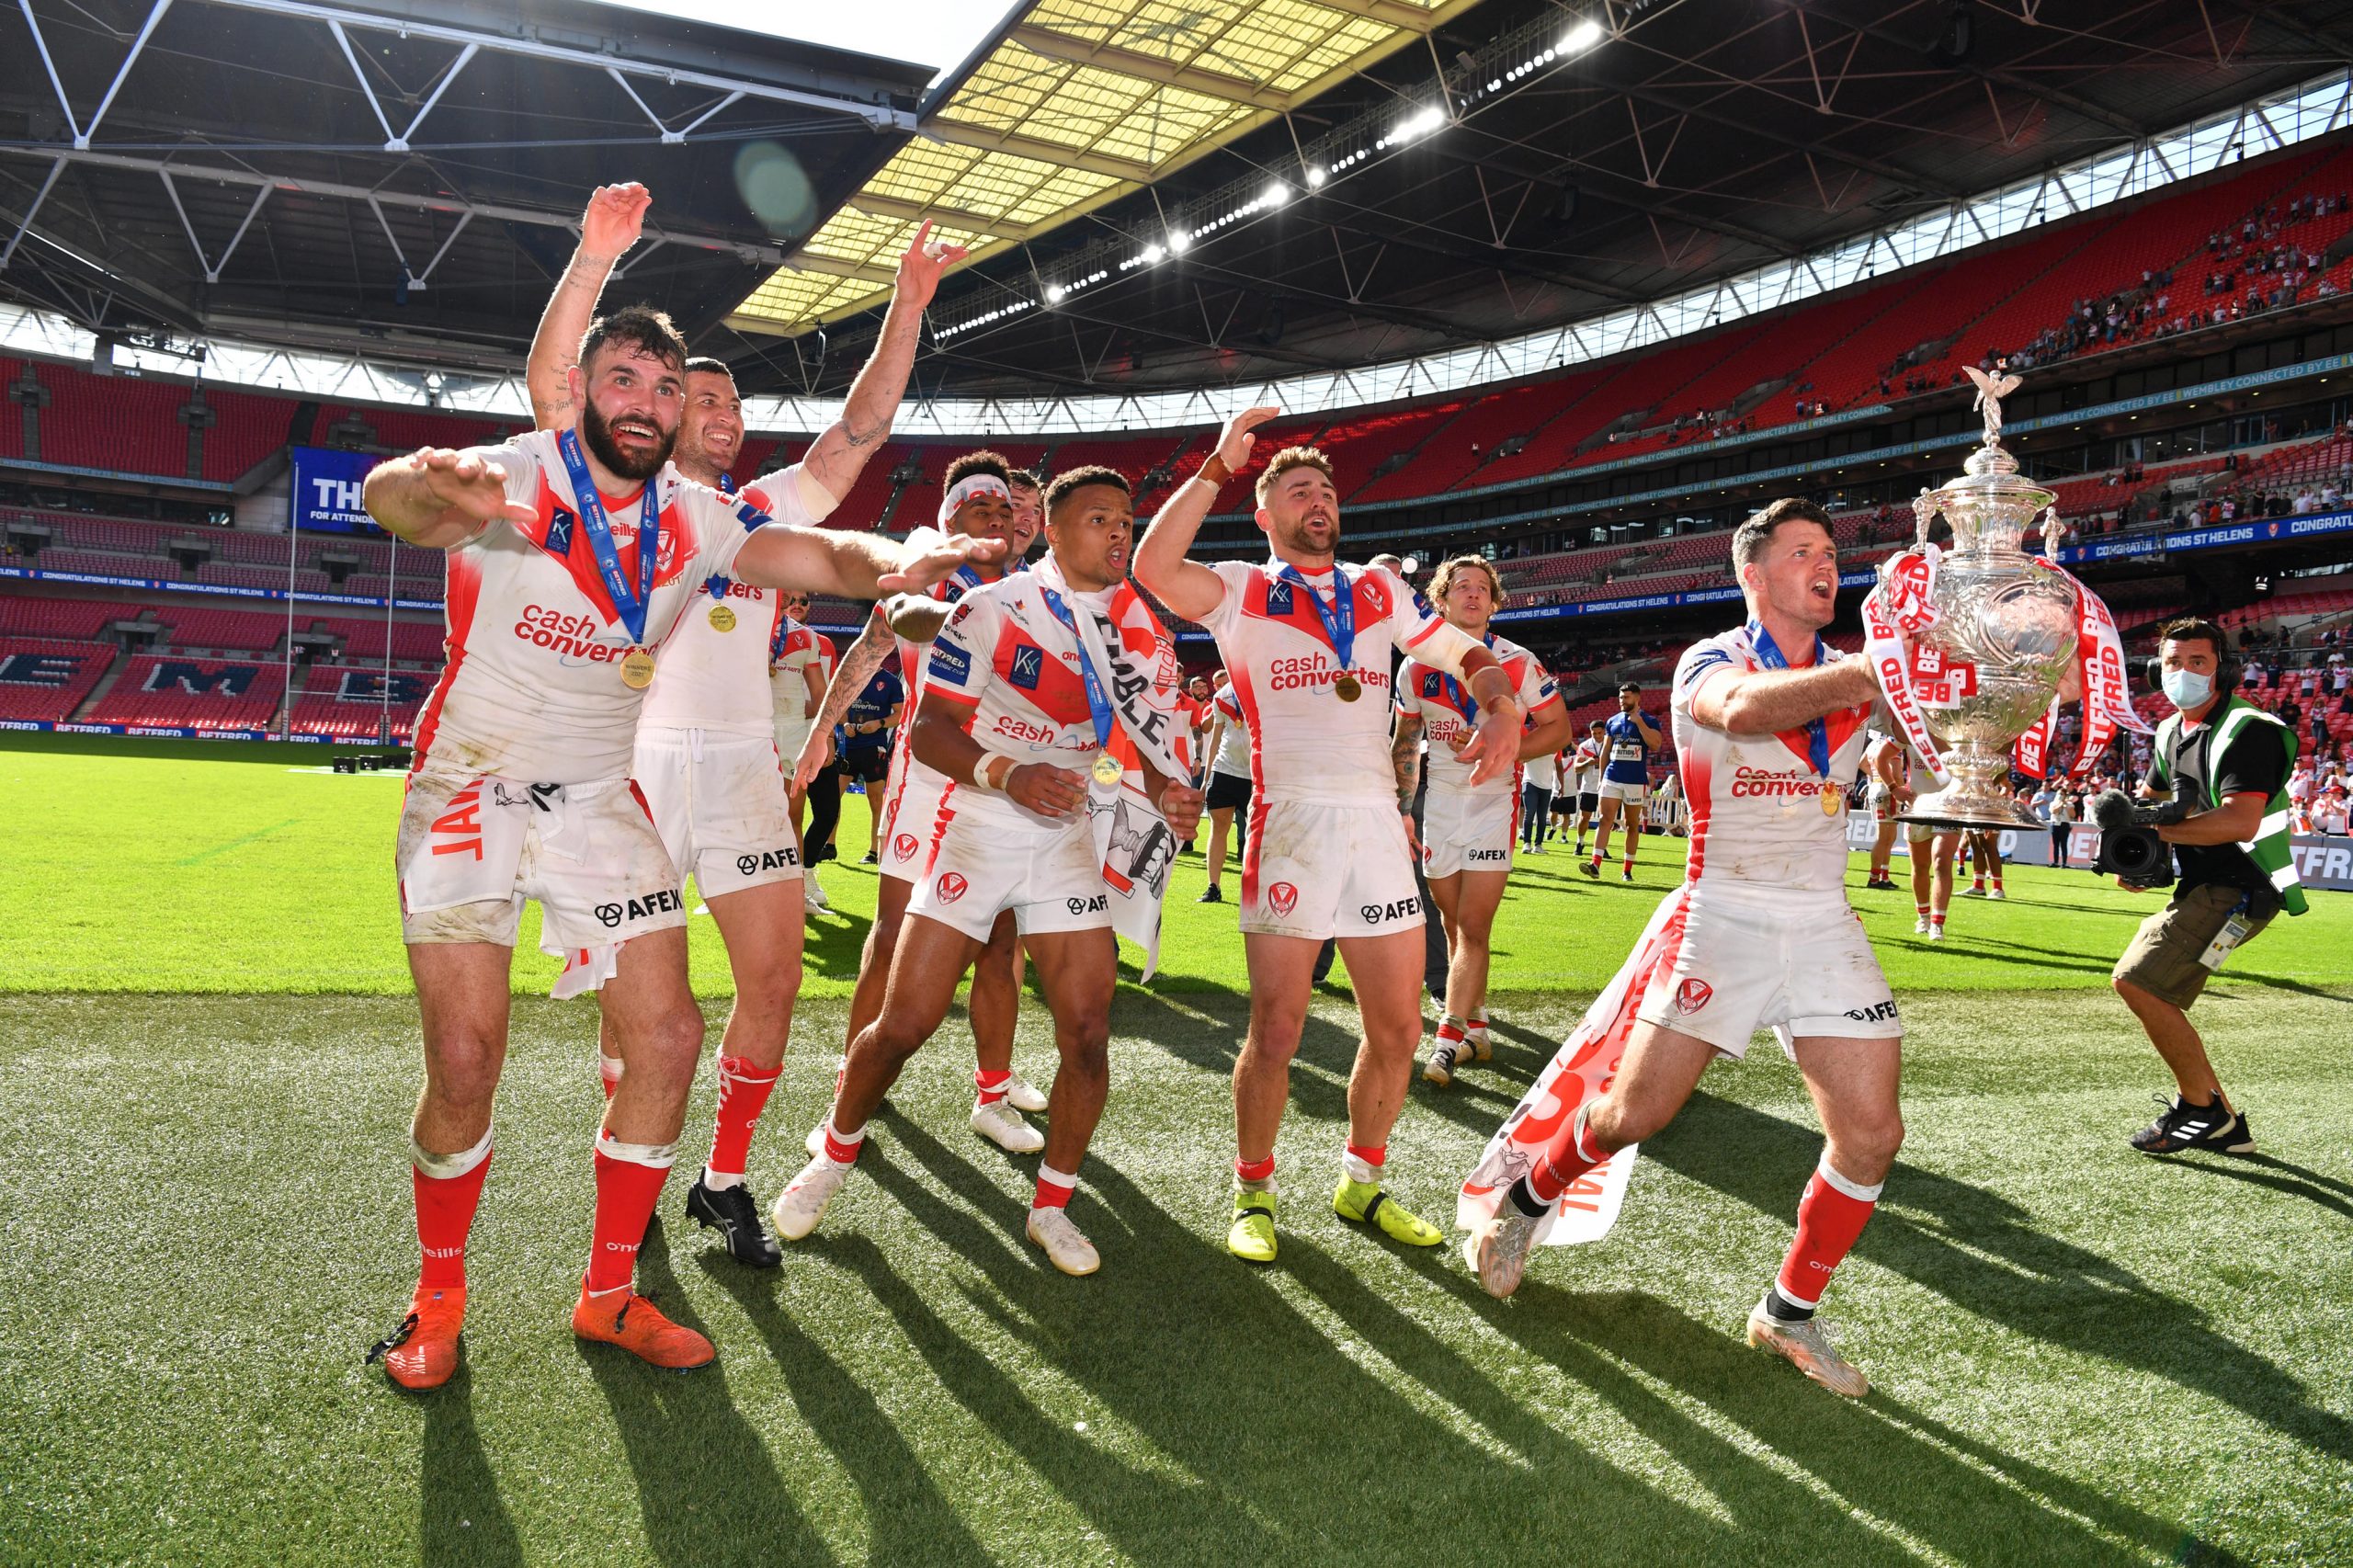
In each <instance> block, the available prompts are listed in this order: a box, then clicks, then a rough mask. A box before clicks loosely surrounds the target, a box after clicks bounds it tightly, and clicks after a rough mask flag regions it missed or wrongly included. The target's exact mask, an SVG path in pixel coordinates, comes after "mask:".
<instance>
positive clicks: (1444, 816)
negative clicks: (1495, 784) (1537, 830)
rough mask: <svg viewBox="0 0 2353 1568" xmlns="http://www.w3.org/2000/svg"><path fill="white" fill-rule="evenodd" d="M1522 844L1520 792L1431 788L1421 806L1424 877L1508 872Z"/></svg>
mask: <svg viewBox="0 0 2353 1568" xmlns="http://www.w3.org/2000/svg"><path fill="white" fill-rule="evenodd" d="M1518 840H1519V791H1518V790H1494V789H1489V790H1440V789H1436V788H1433V789H1432V790H1430V792H1429V793H1428V795H1427V796H1426V797H1424V800H1423V804H1422V875H1424V876H1425V877H1451V876H1453V875H1455V874H1456V873H1457V872H1460V871H1508V870H1510V869H1511V857H1512V848H1513V846H1514V845H1516V844H1517V843H1518Z"/></svg>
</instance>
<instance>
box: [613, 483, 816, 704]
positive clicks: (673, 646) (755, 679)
mask: <svg viewBox="0 0 2353 1568" xmlns="http://www.w3.org/2000/svg"><path fill="white" fill-rule="evenodd" d="M800 467H801V465H800V464H798V463H795V464H794V465H793V466H792V467H791V468H790V469H787V470H785V471H783V472H780V473H774V474H769V475H767V476H765V477H764V478H762V479H761V480H759V481H758V482H757V483H753V484H748V485H746V486H745V487H744V489H743V490H742V491H741V492H739V494H738V499H739V500H741V501H744V502H748V503H750V506H751V507H752V508H753V509H751V510H748V511H747V510H745V509H744V508H742V507H740V506H739V507H738V508H737V514H736V515H737V519H738V522H739V523H740V524H741V526H743V527H744V528H747V529H748V528H756V527H757V526H758V525H759V523H760V521H761V520H762V519H763V517H765V518H766V519H767V520H769V521H772V522H779V523H790V524H793V525H796V526H798V527H801V528H814V527H815V526H816V523H817V519H816V518H815V517H812V516H811V515H810V513H809V511H808V509H807V508H806V507H804V506H802V505H801V474H800ZM721 608H724V609H725V610H726V611H727V614H725V615H723V616H720V617H718V618H717V619H713V616H712V612H713V611H714V610H717V609H721ZM783 616H784V594H783V592H782V591H781V590H779V589H776V588H756V587H754V586H752V585H751V584H749V583H739V582H737V581H736V580H735V579H734V578H733V577H729V576H724V575H721V574H713V575H711V576H710V577H709V578H707V579H705V580H704V582H703V584H702V591H701V592H700V593H699V594H697V595H696V596H695V601H694V603H693V604H692V605H691V606H689V607H688V609H687V611H686V613H685V614H683V615H681V616H680V617H678V624H677V626H676V628H674V629H673V630H672V631H671V632H670V635H669V637H668V638H667V639H666V640H665V642H663V644H662V646H661V648H660V649H659V650H658V651H657V658H658V662H657V663H656V664H655V665H654V684H653V685H652V686H651V687H647V688H646V692H645V711H644V712H642V713H641V714H639V715H638V722H639V723H640V724H641V725H643V726H644V727H645V728H647V729H656V730H709V731H712V732H714V733H720V734H730V735H756V736H760V737H763V738H766V737H767V736H769V735H772V734H774V733H775V731H776V720H775V716H774V712H773V708H774V699H772V698H771V697H770V695H769V693H768V690H767V681H766V679H765V678H764V677H765V676H767V669H768V649H769V648H770V646H771V645H772V644H773V641H774V639H775V636H776V629H777V623H778V621H779V620H780V619H782V618H783ZM722 625H723V626H725V627H727V630H725V631H722V630H720V628H721V627H722ZM804 663H805V661H804ZM801 695H802V696H803V697H804V698H805V697H807V696H808V692H807V690H806V688H803V690H802V692H801Z"/></svg>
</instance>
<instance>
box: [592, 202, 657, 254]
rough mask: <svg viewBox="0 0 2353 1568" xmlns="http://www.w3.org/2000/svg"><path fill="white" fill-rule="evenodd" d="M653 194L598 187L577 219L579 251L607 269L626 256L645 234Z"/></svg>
mask: <svg viewBox="0 0 2353 1568" xmlns="http://www.w3.org/2000/svg"><path fill="white" fill-rule="evenodd" d="M653 205H654V195H653V193H652V192H651V191H649V190H647V189H646V188H645V187H643V186H642V185H600V186H598V187H597V189H596V192H595V194H593V195H592V196H590V197H589V198H588V210H587V211H585V212H584V213H582V214H581V217H580V249H581V251H582V252H583V253H584V254H585V255H586V256H588V257H589V258H590V259H591V260H594V261H601V262H603V263H605V264H606V265H607V266H610V265H611V264H612V263H614V262H616V261H619V260H620V258H621V257H622V256H625V255H627V254H628V252H629V248H630V246H631V245H633V244H637V242H638V237H639V236H640V235H641V234H642V233H644V232H645V210H646V209H647V208H649V207H651V206H653Z"/></svg>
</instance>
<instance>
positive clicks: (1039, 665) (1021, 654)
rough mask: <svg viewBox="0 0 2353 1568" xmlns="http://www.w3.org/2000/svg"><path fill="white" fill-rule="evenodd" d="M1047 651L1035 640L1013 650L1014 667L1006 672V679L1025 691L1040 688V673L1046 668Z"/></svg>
mask: <svg viewBox="0 0 2353 1568" xmlns="http://www.w3.org/2000/svg"><path fill="white" fill-rule="evenodd" d="M1045 663H1046V651H1045V650H1044V649H1043V648H1040V647H1039V646H1038V645H1037V644H1036V643H1035V642H1030V643H1025V644H1024V645H1022V646H1021V647H1018V648H1016V649H1015V650H1014V651H1013V667H1012V668H1011V669H1009V670H1007V671H1006V679H1007V680H1009V681H1011V682H1012V683H1013V684H1014V685H1016V686H1017V687H1021V689H1023V690H1024V691H1035V690H1037V689H1038V676H1039V673H1040V671H1041V670H1043V669H1044V668H1045Z"/></svg>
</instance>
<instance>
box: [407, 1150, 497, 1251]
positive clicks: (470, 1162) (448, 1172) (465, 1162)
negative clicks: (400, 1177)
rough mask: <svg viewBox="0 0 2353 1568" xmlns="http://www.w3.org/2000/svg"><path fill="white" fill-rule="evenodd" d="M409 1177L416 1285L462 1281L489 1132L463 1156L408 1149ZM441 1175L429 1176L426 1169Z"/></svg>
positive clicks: (485, 1167) (485, 1170) (485, 1172)
mask: <svg viewBox="0 0 2353 1568" xmlns="http://www.w3.org/2000/svg"><path fill="white" fill-rule="evenodd" d="M410 1155H411V1159H410V1165H409V1175H410V1176H411V1178H412V1181H413V1183H414V1186H415V1192H416V1244H417V1250H418V1252H419V1253H420V1254H422V1255H423V1258H424V1262H423V1264H422V1266H421V1267H419V1268H418V1270H417V1283H418V1284H419V1285H422V1286H424V1287H425V1288H426V1289H427V1290H447V1289H449V1288H450V1287H452V1286H458V1287H462V1286H463V1285H464V1284H465V1282H466V1237H467V1235H468V1234H469V1233H471V1232H472V1230H473V1224H474V1210H475V1208H476V1207H477V1206H479V1205H480V1204H481V1202H482V1184H483V1178H484V1177H485V1176H489V1175H490V1134H489V1133H487V1132H485V1133H483V1135H482V1142H479V1143H477V1144H475V1145H474V1146H473V1148H472V1149H470V1150H468V1151H467V1152H466V1153H462V1154H428V1153H426V1152H425V1151H424V1150H422V1149H419V1148H417V1147H416V1146H415V1145H414V1144H412V1145H410ZM428 1164H430V1165H433V1166H435V1167H436V1169H437V1171H438V1172H439V1173H442V1174H436V1175H428V1174H426V1165H428Z"/></svg>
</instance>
